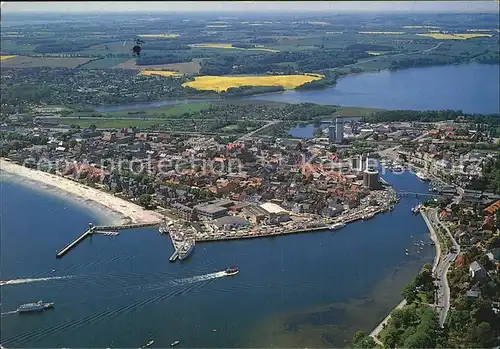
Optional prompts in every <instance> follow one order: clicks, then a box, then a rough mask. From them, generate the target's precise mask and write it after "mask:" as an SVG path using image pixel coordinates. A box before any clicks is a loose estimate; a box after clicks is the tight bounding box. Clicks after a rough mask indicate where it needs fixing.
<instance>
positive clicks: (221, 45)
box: [189, 42, 280, 52]
mask: <svg viewBox="0 0 500 349" xmlns="http://www.w3.org/2000/svg"><path fill="white" fill-rule="evenodd" d="M189 46H191V47H198V48H225V49H232V50H250V51H268V52H280V51H279V50H274V49H272V48H265V47H254V48H242V47H234V46H233V45H232V44H226V43H216V42H213V43H208V42H206V43H202V44H190V45H189Z"/></svg>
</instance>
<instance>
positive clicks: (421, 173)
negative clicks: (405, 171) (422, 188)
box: [416, 171, 429, 181]
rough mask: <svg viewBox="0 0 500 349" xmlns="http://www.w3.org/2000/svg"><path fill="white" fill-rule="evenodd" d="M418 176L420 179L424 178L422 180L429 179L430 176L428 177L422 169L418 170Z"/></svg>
mask: <svg viewBox="0 0 500 349" xmlns="http://www.w3.org/2000/svg"><path fill="white" fill-rule="evenodd" d="M416 176H417V178H418V179H420V180H422V181H428V180H429V178H428V177H427V176H426V175H425V173H424V172H422V171H418V172H417V173H416Z"/></svg>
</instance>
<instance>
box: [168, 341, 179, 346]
mask: <svg viewBox="0 0 500 349" xmlns="http://www.w3.org/2000/svg"><path fill="white" fill-rule="evenodd" d="M179 343H180V341H173V342H172V344H170V346H171V347H175V346H176V345H177V344H179Z"/></svg>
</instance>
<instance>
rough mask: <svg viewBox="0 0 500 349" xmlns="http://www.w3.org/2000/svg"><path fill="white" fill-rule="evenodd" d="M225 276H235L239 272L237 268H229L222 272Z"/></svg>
mask: <svg viewBox="0 0 500 349" xmlns="http://www.w3.org/2000/svg"><path fill="white" fill-rule="evenodd" d="M224 272H225V273H226V275H236V274H238V273H239V272H240V270H239V269H238V268H237V267H230V268H227V269H226V270H224Z"/></svg>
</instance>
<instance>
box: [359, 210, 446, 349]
mask: <svg viewBox="0 0 500 349" xmlns="http://www.w3.org/2000/svg"><path fill="white" fill-rule="evenodd" d="M420 215H421V216H422V218H423V219H424V221H425V224H426V225H427V229H428V230H429V233H430V235H431V240H432V241H433V242H434V246H435V250H436V253H435V254H434V262H433V263H432V272H433V273H434V272H435V270H436V267H437V265H438V263H439V261H440V259H441V245H440V244H439V239H438V237H437V234H436V231H435V230H434V228H433V227H432V224H431V222H430V221H429V218H427V214H426V213H425V212H423V211H422V210H420ZM405 305H406V299H403V300H402V301H401V302H400V303H399V304H398V305H396V306H395V307H394V309H392V310H391V311H390V313H389V314H388V315H387V316H386V317H385V318H384V319H383V320H382V321H381V322H380V323H379V324H378V325H377V327H375V328H374V329H373V331H372V332H370V335H369V336H370V337H372V338H373V340H374V341H375V343H377V344H380V345H382V344H383V343H382V342H381V341H380V339H378V335H379V334H380V332H381V331H382V329H383V328H384V327H385V325H387V322H388V321H389V319H390V318H391V313H392V312H393V311H394V310H396V309H401V308H403V307H404V306H405Z"/></svg>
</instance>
